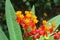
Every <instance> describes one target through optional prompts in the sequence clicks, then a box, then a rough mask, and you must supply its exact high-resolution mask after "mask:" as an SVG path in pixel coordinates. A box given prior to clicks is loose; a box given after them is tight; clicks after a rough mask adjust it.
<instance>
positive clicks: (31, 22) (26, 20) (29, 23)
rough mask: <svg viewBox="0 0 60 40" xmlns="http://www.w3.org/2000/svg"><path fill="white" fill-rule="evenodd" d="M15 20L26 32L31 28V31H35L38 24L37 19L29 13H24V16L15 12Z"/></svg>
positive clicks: (19, 12)
mask: <svg viewBox="0 0 60 40" xmlns="http://www.w3.org/2000/svg"><path fill="white" fill-rule="evenodd" d="M16 16H17V18H16V20H17V22H18V23H19V24H20V25H22V27H23V29H25V30H27V29H28V28H31V30H32V31H34V30H36V25H35V24H36V23H38V20H37V17H36V16H35V15H32V12H31V11H25V15H23V14H22V11H17V12H16Z"/></svg>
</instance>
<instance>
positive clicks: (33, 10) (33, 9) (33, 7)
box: [31, 5, 35, 15]
mask: <svg viewBox="0 0 60 40" xmlns="http://www.w3.org/2000/svg"><path fill="white" fill-rule="evenodd" d="M31 11H32V12H33V14H32V15H35V6H34V5H33V6H32V9H31Z"/></svg>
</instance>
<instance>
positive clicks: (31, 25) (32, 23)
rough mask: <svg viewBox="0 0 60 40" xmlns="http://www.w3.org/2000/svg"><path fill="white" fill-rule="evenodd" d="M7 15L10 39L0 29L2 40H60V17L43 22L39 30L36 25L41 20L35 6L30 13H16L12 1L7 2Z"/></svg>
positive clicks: (7, 0) (0, 39) (0, 38)
mask: <svg viewBox="0 0 60 40" xmlns="http://www.w3.org/2000/svg"><path fill="white" fill-rule="evenodd" d="M5 15H6V23H7V27H8V32H9V38H7V37H6V35H5V34H4V32H3V31H2V29H1V28H0V40H60V31H59V30H58V29H57V28H58V26H59V24H60V15H57V16H55V17H53V18H52V19H50V20H48V21H46V20H42V24H41V25H40V26H39V28H37V26H36V24H37V23H38V22H39V20H38V19H37V18H38V17H37V16H36V15H35V7H34V5H33V7H32V8H31V10H30V11H25V12H24V13H23V12H22V11H16V12H15V10H14V8H13V6H12V4H11V2H10V0H6V2H5ZM21 27H22V30H23V32H22V31H21Z"/></svg>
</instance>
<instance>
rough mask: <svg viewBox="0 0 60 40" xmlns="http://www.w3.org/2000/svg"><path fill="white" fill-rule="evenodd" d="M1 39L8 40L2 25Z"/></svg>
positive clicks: (0, 30)
mask: <svg viewBox="0 0 60 40" xmlns="http://www.w3.org/2000/svg"><path fill="white" fill-rule="evenodd" d="M0 40H8V38H7V37H6V35H5V34H4V32H3V31H2V29H1V27H0Z"/></svg>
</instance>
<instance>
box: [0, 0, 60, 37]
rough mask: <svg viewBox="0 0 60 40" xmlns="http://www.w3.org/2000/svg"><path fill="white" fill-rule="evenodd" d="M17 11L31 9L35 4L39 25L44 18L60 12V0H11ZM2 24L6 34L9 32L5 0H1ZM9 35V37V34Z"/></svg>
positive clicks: (0, 20)
mask: <svg viewBox="0 0 60 40" xmlns="http://www.w3.org/2000/svg"><path fill="white" fill-rule="evenodd" d="M11 2H12V5H13V7H14V9H15V11H18V10H21V11H23V12H24V11H25V10H31V8H32V6H33V5H34V6H35V12H36V13H35V14H36V16H37V17H38V20H39V22H38V24H37V27H39V26H40V23H41V21H42V20H43V19H46V20H49V19H50V18H52V17H54V16H56V15H59V14H60V0H11ZM0 25H1V26H2V29H3V31H4V32H5V34H8V31H7V30H8V29H7V26H6V19H5V0H0ZM7 37H9V36H8V35H7Z"/></svg>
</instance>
